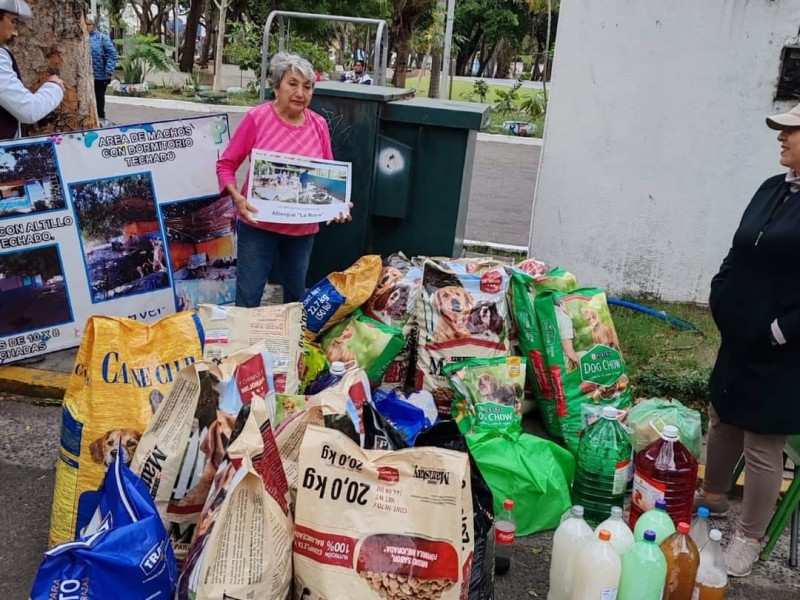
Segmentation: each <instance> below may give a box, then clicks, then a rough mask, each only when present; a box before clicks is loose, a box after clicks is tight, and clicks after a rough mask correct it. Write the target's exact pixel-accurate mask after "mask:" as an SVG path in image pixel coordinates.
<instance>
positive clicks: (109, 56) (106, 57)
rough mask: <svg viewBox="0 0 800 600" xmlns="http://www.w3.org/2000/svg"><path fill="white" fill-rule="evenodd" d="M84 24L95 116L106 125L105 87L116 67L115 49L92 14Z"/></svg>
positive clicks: (102, 125) (101, 124)
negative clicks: (95, 103)
mask: <svg viewBox="0 0 800 600" xmlns="http://www.w3.org/2000/svg"><path fill="white" fill-rule="evenodd" d="M86 26H87V27H88V28H89V46H90V48H91V51H92V72H93V74H94V98H95V102H97V117H98V118H99V119H100V126H101V127H106V126H108V121H106V88H108V84H109V83H111V80H112V79H113V78H114V69H116V68H117V49H116V48H114V42H112V41H111V38H110V37H108V36H107V35H106V34H105V33H103V32H102V31H99V30H98V29H97V24H96V23H95V18H94V16H93V15H87V16H86Z"/></svg>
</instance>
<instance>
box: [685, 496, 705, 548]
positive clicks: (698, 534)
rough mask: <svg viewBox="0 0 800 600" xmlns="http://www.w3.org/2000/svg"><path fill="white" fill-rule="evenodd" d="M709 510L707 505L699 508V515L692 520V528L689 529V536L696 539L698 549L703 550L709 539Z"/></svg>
mask: <svg viewBox="0 0 800 600" xmlns="http://www.w3.org/2000/svg"><path fill="white" fill-rule="evenodd" d="M709 514H710V513H709V510H708V509H707V508H706V507H705V506H701V507H700V508H698V509H697V515H696V516H695V518H694V520H693V521H692V528H691V529H690V530H689V537H691V538H692V540H694V543H695V544H696V545H697V549H698V550H699V551H700V552H702V551H703V546H705V545H706V542H707V541H708V529H709V527H708V516H709Z"/></svg>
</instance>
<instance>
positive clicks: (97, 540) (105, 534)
mask: <svg viewBox="0 0 800 600" xmlns="http://www.w3.org/2000/svg"><path fill="white" fill-rule="evenodd" d="M122 454H123V453H122V452H118V453H117V459H116V460H115V462H114V464H113V465H112V466H111V467H109V469H108V471H107V472H106V474H105V478H104V479H103V485H102V486H101V488H100V504H99V506H98V507H97V511H96V512H95V514H94V517H93V518H92V520H91V522H90V523H89V525H87V527H86V530H85V533H84V535H83V536H82V537H80V538H78V539H77V540H76V541H74V542H66V543H64V544H59V545H58V546H56V547H55V548H53V549H52V550H48V551H47V552H45V555H44V561H42V564H41V566H40V567H39V572H38V573H37V574H36V579H35V580H34V582H33V589H32V590H31V595H30V600H51V599H52V598H76V599H80V600H108V599H109V598H113V599H114V600H156V599H165V600H166V599H168V598H171V597H172V594H173V592H174V589H175V583H176V582H177V579H178V565H177V562H176V561H175V554H174V553H173V551H172V546H171V545H170V541H169V537H168V536H167V532H166V530H165V529H164V525H163V524H162V523H161V518H160V517H159V516H158V511H157V510H156V507H155V504H154V503H153V501H152V499H151V498H150V493H149V492H148V490H147V487H146V486H145V485H144V483H142V481H141V480H140V479H139V478H138V477H137V476H136V475H134V474H133V472H132V471H131V470H130V469H129V468H128V467H126V466H125V464H124V463H123V462H122V460H121V457H122Z"/></svg>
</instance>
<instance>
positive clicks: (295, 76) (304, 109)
mask: <svg viewBox="0 0 800 600" xmlns="http://www.w3.org/2000/svg"><path fill="white" fill-rule="evenodd" d="M270 71H271V79H272V87H273V90H274V92H275V99H274V100H273V101H272V102H265V103H264V104H261V105H259V106H256V107H255V108H253V109H252V110H250V111H248V112H247V114H246V115H245V116H244V118H243V119H242V122H241V123H240V124H239V127H238V128H237V129H236V133H234V135H233V137H232V138H231V141H230V144H228V147H227V148H226V150H225V152H223V154H222V156H221V157H220V159H219V160H218V161H217V179H218V181H219V186H220V189H221V190H222V193H223V194H228V195H230V197H231V199H232V200H233V203H234V204H235V205H236V208H237V211H238V214H237V216H238V226H237V233H238V235H237V239H238V241H237V250H238V258H237V260H238V263H237V273H236V305H237V306H245V307H254V306H260V304H261V297H262V296H263V294H264V287H265V286H266V283H267V277H268V276H269V274H270V272H271V270H272V266H273V264H275V262H276V261H277V260H280V270H281V276H282V283H283V301H284V302H297V301H298V300H299V299H300V297H301V296H302V295H303V293H304V292H305V280H306V273H307V271H308V263H309V259H310V258H311V249H312V247H313V245H314V235H315V234H316V233H317V231H319V225H317V224H316V223H311V224H304V225H287V224H282V223H267V222H263V221H256V220H255V218H254V216H253V213H255V212H257V209H256V207H255V206H253V205H252V204H250V202H248V199H247V197H246V196H245V195H244V193H243V192H246V190H247V180H245V183H244V186H243V187H242V188H241V189H242V191H239V189H238V188H237V186H236V170H237V169H238V168H239V166H240V165H241V164H242V163H243V162H244V161H245V160H246V159H248V158H249V156H250V154H251V152H252V151H253V150H254V149H258V150H267V151H271V152H281V153H284V154H294V155H299V156H305V157H309V158H322V159H328V160H330V159H333V150H332V149H331V136H330V132H329V131H328V124H327V122H326V121H325V119H323V118H322V117H321V116H320V115H318V114H317V113H315V112H314V111H312V110H310V109H309V108H308V105H309V103H310V102H311V98H312V96H313V95H314V79H315V77H314V68H313V67H312V66H311V63H309V62H308V61H307V60H306V59H304V58H302V57H300V56H296V55H294V54H286V53H280V54H277V55H275V56H274V57H273V58H272V60H271V61H270ZM349 220H350V216H349V215H348V216H346V217H345V216H344V215H340V216H339V218H338V219H336V222H338V223H342V222H344V221H349Z"/></svg>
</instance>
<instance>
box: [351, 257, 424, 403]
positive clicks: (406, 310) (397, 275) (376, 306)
mask: <svg viewBox="0 0 800 600" xmlns="http://www.w3.org/2000/svg"><path fill="white" fill-rule="evenodd" d="M421 284H422V268H421V267H420V266H419V265H418V264H416V262H415V261H412V260H410V259H408V258H407V257H406V256H405V254H403V253H402V252H398V253H396V254H392V255H390V256H388V257H387V258H385V259H384V260H383V270H382V271H381V277H380V280H378V287H376V288H375V292H374V293H373V294H372V296H370V299H369V300H367V302H366V304H364V306H363V310H364V314H365V315H367V316H368V317H371V318H373V319H375V320H376V321H380V322H381V323H383V324H384V325H388V326H389V327H394V328H398V329H401V330H402V331H403V337H404V338H405V341H406V342H405V346H404V347H403V349H402V350H401V351H400V353H399V354H398V355H397V357H396V358H395V359H394V360H393V361H392V362H391V364H390V365H389V367H388V369H387V370H386V373H385V374H384V375H383V380H382V381H381V385H380V387H381V388H383V389H387V390H391V389H395V388H403V387H405V386H406V384H407V382H408V379H409V368H410V366H411V361H412V358H413V356H414V352H415V349H416V344H417V314H416V305H417V298H418V297H419V292H420V286H421Z"/></svg>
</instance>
